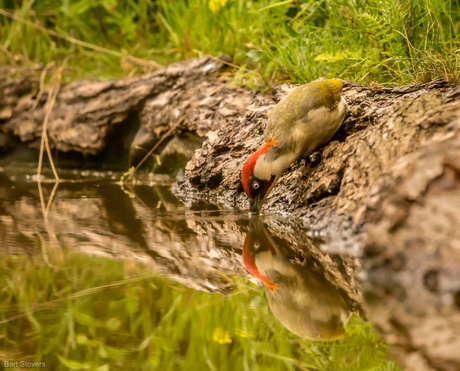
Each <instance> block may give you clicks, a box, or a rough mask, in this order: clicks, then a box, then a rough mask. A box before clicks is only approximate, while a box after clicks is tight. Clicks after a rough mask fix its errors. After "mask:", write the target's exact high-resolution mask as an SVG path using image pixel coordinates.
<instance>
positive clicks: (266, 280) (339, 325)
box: [243, 220, 351, 341]
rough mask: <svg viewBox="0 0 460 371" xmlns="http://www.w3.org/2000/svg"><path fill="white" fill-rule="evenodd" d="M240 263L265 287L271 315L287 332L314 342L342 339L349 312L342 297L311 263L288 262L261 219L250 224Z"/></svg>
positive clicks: (349, 315)
mask: <svg viewBox="0 0 460 371" xmlns="http://www.w3.org/2000/svg"><path fill="white" fill-rule="evenodd" d="M243 262H244V265H245V267H246V269H247V270H248V272H249V273H250V274H251V275H253V276H254V277H256V278H258V279H259V280H261V281H262V283H263V284H264V285H265V295H266V297H267V300H268V304H269V307H270V310H271V312H272V313H273V315H274V316H275V317H276V319H277V320H278V321H280V322H281V324H282V325H283V326H285V327H286V328H287V329H288V330H289V331H291V332H292V333H294V334H296V335H298V336H300V337H302V338H305V339H308V340H314V341H333V340H339V339H341V338H343V337H344V336H345V327H344V326H345V324H346V323H347V322H348V320H349V318H350V317H351V311H350V309H349V306H348V304H347V302H346V300H345V299H344V297H343V296H342V295H341V294H340V292H339V291H338V290H337V289H336V288H335V287H334V286H333V285H332V283H330V282H329V281H328V280H327V279H326V278H325V275H324V273H323V272H322V271H321V270H319V268H317V267H316V266H315V265H314V264H313V262H312V261H310V262H308V261H307V262H306V263H305V265H304V266H298V265H294V264H293V263H291V261H290V260H289V259H288V258H287V257H286V256H285V254H284V253H283V252H282V250H281V248H280V247H279V246H278V245H277V244H276V243H275V242H274V240H273V239H272V238H271V236H270V234H269V233H268V231H267V229H266V228H265V226H264V225H263V223H261V222H260V220H259V221H256V222H255V223H252V221H251V224H250V228H249V232H248V234H247V235H246V239H245V242H244V245H243Z"/></svg>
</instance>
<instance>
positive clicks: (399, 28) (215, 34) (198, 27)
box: [0, 0, 460, 88]
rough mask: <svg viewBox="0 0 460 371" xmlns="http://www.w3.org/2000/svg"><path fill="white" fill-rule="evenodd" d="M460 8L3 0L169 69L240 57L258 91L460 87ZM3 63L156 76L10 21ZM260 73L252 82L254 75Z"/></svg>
mask: <svg viewBox="0 0 460 371" xmlns="http://www.w3.org/2000/svg"><path fill="white" fill-rule="evenodd" d="M459 1H460V0H427V1H420V0H397V1H396V0H287V1H279V0H259V1H247V0H174V1H170V0H137V1H134V0H118V1H117V0H40V1H38V0H19V1H18V0H0V8H2V9H5V10H7V11H9V12H11V13H14V14H15V15H16V16H18V17H20V18H21V19H24V20H26V21H29V22H32V23H33V24H35V25H40V26H42V27H45V28H47V29H49V30H52V31H55V32H58V33H59V34H60V35H62V36H63V37H67V38H68V37H72V38H75V39H77V40H81V41H84V42H87V43H90V44H92V45H95V46H99V47H104V48H108V49H111V50H113V51H115V52H118V53H121V55H126V56H128V55H131V56H135V57H138V58H143V59H147V60H155V61H156V62H158V63H160V64H166V63H169V62H172V61H177V60H183V59H186V58H191V57H198V56H202V55H205V54H211V55H218V54H219V53H227V54H230V55H231V56H232V57H233V58H234V61H235V63H236V64H237V65H238V66H239V68H238V69H237V70H238V73H239V77H238V78H237V81H238V82H239V83H244V84H246V85H249V86H251V87H253V88H258V87H262V86H266V85H268V84H273V83H274V82H275V81H276V82H279V81H285V80H289V81H292V82H295V83H303V82H306V81H309V80H312V79H315V78H317V77H319V76H327V77H335V76H338V77H341V78H345V79H349V80H353V81H358V82H360V83H364V84H370V83H371V82H372V81H378V82H379V83H382V84H386V83H393V84H403V83H408V82H413V81H429V80H432V79H435V78H438V77H442V78H445V79H448V80H450V81H451V82H453V83H456V84H459V83H460V73H459V50H460V4H459ZM0 45H1V46H0V63H3V64H8V65H11V64H14V65H16V66H30V65H31V64H33V63H43V64H47V63H49V62H51V61H56V62H62V61H63V60H64V59H65V58H66V57H67V58H68V66H69V68H68V69H67V75H66V77H67V79H68V80H72V79H76V78H82V77H100V78H106V77H111V76H117V77H118V76H127V75H133V74H139V73H142V72H145V71H146V70H149V68H148V67H146V66H144V65H142V63H141V64H139V63H132V62H130V59H129V58H128V59H127V58H123V57H121V58H120V56H114V55H109V54H107V53H104V52H101V51H97V50H93V49H91V48H87V47H83V46H80V45H77V44H75V43H73V42H69V41H67V40H63V39H59V38H56V37H54V36H51V35H49V34H47V33H45V32H42V31H39V30H37V29H35V28H34V27H33V26H31V25H26V24H22V23H21V22H19V21H12V20H11V19H9V18H7V17H5V16H0ZM248 70H249V71H253V72H252V73H248Z"/></svg>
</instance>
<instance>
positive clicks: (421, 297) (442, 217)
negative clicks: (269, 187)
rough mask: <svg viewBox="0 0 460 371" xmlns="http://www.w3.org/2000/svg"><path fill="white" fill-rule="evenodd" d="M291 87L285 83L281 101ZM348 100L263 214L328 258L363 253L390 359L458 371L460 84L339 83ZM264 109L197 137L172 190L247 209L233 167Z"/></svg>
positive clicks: (255, 137) (257, 139) (254, 136)
mask: <svg viewBox="0 0 460 371" xmlns="http://www.w3.org/2000/svg"><path fill="white" fill-rule="evenodd" d="M291 88H292V87H291V86H288V85H285V86H281V87H280V89H279V91H278V99H279V97H282V96H283V94H284V91H287V90H289V89H291ZM344 96H345V99H346V100H347V102H348V104H349V105H350V107H351V109H352V114H353V115H352V116H350V117H348V118H347V119H346V121H345V123H344V125H343V127H342V128H341V129H340V130H339V132H338V133H337V134H336V136H335V138H333V141H332V142H331V143H329V144H328V145H327V146H326V147H325V148H324V149H323V150H321V151H319V153H316V154H313V155H312V156H310V163H309V164H307V166H305V165H304V162H303V161H301V162H298V163H296V164H294V165H293V166H292V167H291V168H290V169H289V170H288V171H287V172H286V174H285V175H284V176H283V177H282V178H281V179H280V182H279V183H278V184H277V186H276V187H275V188H274V190H273V191H272V193H271V195H270V196H269V198H268V200H267V206H266V209H268V210H270V211H280V212H289V213H291V214H292V215H295V216H298V217H300V218H301V220H302V223H303V226H304V227H305V226H306V227H310V228H311V229H313V230H314V232H311V233H312V234H313V235H317V236H319V237H321V238H322V239H323V240H324V244H323V247H324V248H325V249H327V250H329V251H338V252H347V251H351V252H358V253H359V252H360V251H363V250H362V249H363V247H365V251H366V257H367V258H368V260H366V261H365V263H366V267H367V268H368V269H367V271H368V275H369V277H370V278H372V280H371V281H372V282H374V283H378V285H376V286H372V287H371V292H370V293H369V297H371V296H372V297H374V296H377V299H378V298H380V299H381V300H378V305H376V306H371V311H370V317H371V319H374V320H375V321H376V322H377V323H378V324H379V325H380V327H381V330H382V332H383V334H384V335H385V339H386V340H387V341H388V342H389V343H390V344H392V345H395V347H394V348H393V350H394V353H395V355H396V356H397V358H398V359H399V360H400V361H401V362H402V364H404V366H405V368H406V369H408V370H410V369H414V370H415V369H417V370H424V369H425V370H433V369H436V370H449V371H450V370H458V369H460V358H459V354H460V353H459V352H458V349H460V335H459V334H460V313H459V306H460V249H459V246H460V235H459V231H460V228H459V225H460V163H459V162H458V158H460V100H459V98H460V88H459V87H457V88H455V87H451V86H449V85H448V84H447V83H446V82H444V81H441V80H437V81H434V82H431V83H426V84H413V85H409V86H405V87H399V88H378V89H375V90H370V89H367V88H365V87H362V86H359V85H357V84H353V83H346V84H345V89H344ZM362 103H365V105H362ZM270 110H271V106H266V105H258V104H253V105H252V106H250V107H248V109H247V110H246V111H245V112H244V113H243V115H242V118H241V119H240V120H238V121H235V122H234V123H233V124H232V125H227V126H226V127H223V128H221V129H220V130H218V131H217V132H216V133H215V135H214V136H213V137H210V139H209V140H207V141H205V142H204V144H203V147H202V149H201V150H199V151H197V152H196V153H195V156H194V157H193V158H192V160H191V161H190V162H189V163H188V165H187V167H186V170H187V171H186V179H185V181H184V182H182V183H180V184H179V185H178V186H176V187H175V192H176V194H178V195H179V196H180V197H181V198H182V199H184V200H189V199H194V200H198V199H206V200H208V201H210V202H213V203H216V204H222V205H226V206H229V207H242V208H244V207H246V208H247V207H248V203H247V199H246V197H245V195H244V194H243V192H242V189H241V186H240V173H241V167H242V164H243V162H244V161H245V159H246V158H247V156H248V155H249V154H250V153H251V152H253V151H254V150H255V149H256V148H257V147H258V146H259V145H260V144H261V143H262V136H261V135H260V133H261V132H262V131H263V128H264V123H265V120H266V118H267V116H268V115H269V113H270ZM367 231H368V233H367ZM293 233H295V234H297V236H298V232H297V231H294V232H293ZM371 257H372V259H371ZM382 285H383V286H385V287H387V290H390V288H394V290H390V292H391V295H390V296H389V297H387V296H386V295H388V293H387V292H386V291H379V290H377V289H376V287H379V286H380V287H381V286H382ZM388 287H390V288H388ZM371 294H372V295H371ZM374 299H375V298H374ZM436 326H439V332H438V333H437V334H436V335H433V332H434V331H437V330H434V328H435V327H436ZM428 334H429V335H428ZM434 339H436V340H434ZM406 361H407V362H406ZM412 361H413V362H414V363H413V364H414V365H417V366H414V367H413V368H411V367H412V366H410V365H411V362H412ZM422 366H423V367H422Z"/></svg>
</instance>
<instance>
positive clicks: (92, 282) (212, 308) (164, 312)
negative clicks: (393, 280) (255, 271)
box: [0, 252, 398, 371]
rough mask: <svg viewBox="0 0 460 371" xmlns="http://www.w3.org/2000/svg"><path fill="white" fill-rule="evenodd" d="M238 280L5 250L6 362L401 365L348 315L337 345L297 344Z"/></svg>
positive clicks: (169, 366) (115, 366)
mask: <svg viewBox="0 0 460 371" xmlns="http://www.w3.org/2000/svg"><path fill="white" fill-rule="evenodd" d="M53 260H57V259H53ZM233 280H234V285H235V291H234V293H233V294H232V295H229V296H226V297H223V296H221V295H218V294H207V293H204V292H199V291H194V290H191V289H188V288H186V287H184V286H182V285H180V284H178V283H175V282H171V281H169V280H167V279H165V278H163V277H161V276H159V275H156V274H152V272H151V271H150V270H149V269H148V268H146V267H143V266H140V265H136V264H134V263H131V262H123V261H113V260H109V259H104V258H96V257H90V256H85V255H81V254H76V253H70V252H69V253H67V254H66V256H65V258H64V259H63V260H61V261H60V262H58V261H53V264H52V265H51V266H50V265H48V264H45V262H44V261H43V260H42V259H41V258H40V255H37V256H35V257H21V256H3V257H2V259H1V261H0V287H2V288H3V289H2V290H1V291H0V361H2V362H3V361H10V362H15V361H27V362H44V363H45V364H46V369H50V370H65V369H75V370H85V369H86V370H100V371H105V370H162V371H163V370H209V369H210V370H222V371H225V370H268V369H269V370H335V371H337V370H350V371H352V370H353V371H360V370H381V371H390V370H391V371H396V370H398V368H397V366H396V365H395V364H394V363H393V362H391V361H388V360H387V359H386V348H385V345H384V344H383V342H382V340H381V339H379V337H378V336H377V335H376V334H375V332H374V330H373V329H372V325H371V324H369V323H365V322H363V321H362V320H361V319H359V318H358V317H352V319H351V320H350V321H349V323H348V324H347V326H346V330H347V336H346V337H345V338H344V339H342V340H340V341H337V342H329V343H316V342H310V341H304V340H300V339H299V338H298V337H297V336H295V335H293V334H292V333H290V332H289V331H288V330H287V329H285V328H284V327H283V326H282V325H281V324H280V323H278V322H277V321H276V319H275V318H274V317H273V315H272V314H271V312H270V310H269V308H268V304H267V300H266V298H265V297H264V293H263V289H262V288H260V289H257V288H255V287H254V286H253V285H252V284H248V283H246V282H244V280H243V279H241V278H234V279H233Z"/></svg>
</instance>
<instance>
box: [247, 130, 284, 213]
mask: <svg viewBox="0 0 460 371" xmlns="http://www.w3.org/2000/svg"><path fill="white" fill-rule="evenodd" d="M276 144H277V141H276V140H275V139H274V138H273V137H272V138H269V139H268V140H267V141H266V142H265V143H264V144H263V146H262V147H260V148H259V149H258V150H257V151H256V152H254V153H253V154H252V155H251V156H249V158H248V159H247V160H246V162H245V163H244V165H243V171H242V174H241V183H242V184H243V189H244V191H245V192H246V194H247V195H248V197H249V203H250V211H251V213H256V214H259V212H260V209H261V207H262V205H263V203H264V201H265V199H266V197H267V195H268V194H269V193H270V191H271V189H272V188H273V186H274V185H275V180H276V175H275V174H272V171H271V169H270V162H269V161H267V158H266V157H267V153H268V151H269V150H270V148H271V147H273V146H274V145H276Z"/></svg>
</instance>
